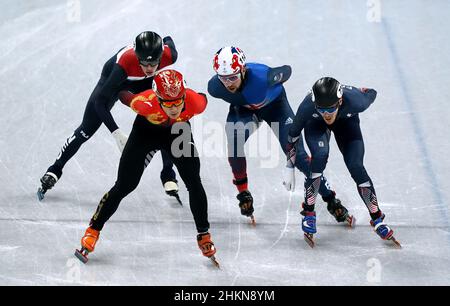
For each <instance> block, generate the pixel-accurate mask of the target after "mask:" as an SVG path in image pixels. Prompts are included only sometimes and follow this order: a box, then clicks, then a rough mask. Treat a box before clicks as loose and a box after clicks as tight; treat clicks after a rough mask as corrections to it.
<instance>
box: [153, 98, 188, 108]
mask: <svg viewBox="0 0 450 306" xmlns="http://www.w3.org/2000/svg"><path fill="white" fill-rule="evenodd" d="M158 100H159V104H161V106H163V107H165V108H172V107H178V106H180V105H181V104H183V103H184V97H183V98H181V99H176V100H161V99H158Z"/></svg>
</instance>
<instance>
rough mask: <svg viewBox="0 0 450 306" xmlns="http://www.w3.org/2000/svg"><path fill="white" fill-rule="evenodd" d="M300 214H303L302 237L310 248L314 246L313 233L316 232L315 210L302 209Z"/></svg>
mask: <svg viewBox="0 0 450 306" xmlns="http://www.w3.org/2000/svg"><path fill="white" fill-rule="evenodd" d="M300 214H301V215H303V216H304V217H303V219H302V231H303V233H304V239H305V241H306V243H307V244H308V245H309V246H310V247H311V248H314V246H315V242H314V237H313V235H314V234H315V233H316V232H317V229H316V212H314V211H305V210H303V211H302V212H301V213H300Z"/></svg>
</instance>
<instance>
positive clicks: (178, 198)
mask: <svg viewBox="0 0 450 306" xmlns="http://www.w3.org/2000/svg"><path fill="white" fill-rule="evenodd" d="M175 198H176V199H177V201H178V203H179V204H180V205H181V206H183V202H181V199H180V196H179V195H178V194H177V195H176V196H175Z"/></svg>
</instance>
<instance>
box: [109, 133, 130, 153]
mask: <svg viewBox="0 0 450 306" xmlns="http://www.w3.org/2000/svg"><path fill="white" fill-rule="evenodd" d="M112 135H113V137H114V139H115V140H116V143H117V146H118V147H119V150H120V153H122V152H123V149H124V148H125V145H126V144H127V140H128V136H127V135H125V134H124V133H123V132H122V131H121V130H120V129H117V130H115V131H114V132H112Z"/></svg>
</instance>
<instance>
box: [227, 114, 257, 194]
mask: <svg viewBox="0 0 450 306" xmlns="http://www.w3.org/2000/svg"><path fill="white" fill-rule="evenodd" d="M257 128H258V124H257V123H256V122H255V119H254V114H253V113H251V112H250V111H248V110H245V109H241V108H230V112H229V114H228V118H227V123H226V126H225V131H226V135H227V150H228V162H229V164H230V167H231V170H232V172H233V178H234V179H233V184H234V185H236V187H237V189H238V191H239V192H242V191H245V190H247V189H248V178H247V161H246V158H245V150H244V146H245V143H246V142H247V140H248V138H249V137H250V135H251V134H252V133H253V132H254V131H256V129H257Z"/></svg>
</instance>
